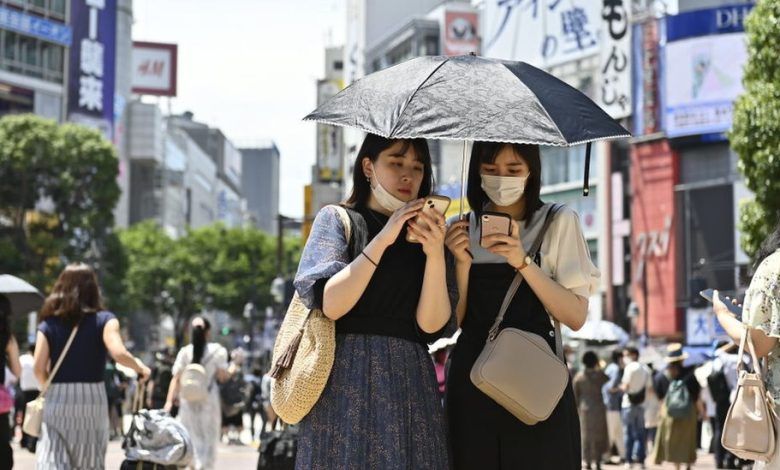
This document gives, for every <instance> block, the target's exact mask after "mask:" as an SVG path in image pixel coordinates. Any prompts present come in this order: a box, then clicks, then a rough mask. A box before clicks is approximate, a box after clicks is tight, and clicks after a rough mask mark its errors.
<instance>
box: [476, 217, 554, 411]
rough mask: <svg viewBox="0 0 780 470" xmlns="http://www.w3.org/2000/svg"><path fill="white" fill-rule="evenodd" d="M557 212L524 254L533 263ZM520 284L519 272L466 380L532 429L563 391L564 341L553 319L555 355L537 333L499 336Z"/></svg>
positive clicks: (508, 331) (512, 331)
mask: <svg viewBox="0 0 780 470" xmlns="http://www.w3.org/2000/svg"><path fill="white" fill-rule="evenodd" d="M559 209H560V206H559V205H557V204H556V205H554V206H553V207H551V208H550V209H549V211H548V212H547V216H546V218H545V221H544V225H543V226H542V230H541V232H539V235H538V236H537V237H536V240H535V241H534V244H533V246H532V247H531V250H530V252H529V256H530V257H531V259H534V260H535V259H536V256H537V255H538V253H539V248H541V245H542V240H543V239H544V234H545V232H547V229H548V227H549V226H550V223H551V222H552V220H553V217H554V216H555V213H556V212H558V210H559ZM522 282H523V277H522V276H521V275H520V273H518V274H517V275H516V276H515V278H514V279H513V280H512V284H511V285H510V286H509V290H508V291H507V293H506V296H505V297H504V302H503V304H501V309H500V310H499V312H498V317H497V318H496V321H495V323H493V327H492V328H490V333H489V334H488V339H487V342H486V343H485V347H484V349H482V353H480V355H479V357H478V358H477V361H476V362H475V363H474V366H473V367H472V368H471V381H472V382H473V383H474V385H475V386H476V387H477V388H478V389H479V390H481V391H482V392H483V393H484V394H485V395H487V396H489V397H490V398H492V399H493V400H494V401H495V402H496V403H498V404H499V405H501V406H503V407H504V408H505V409H506V410H507V411H509V412H510V413H512V414H513V415H514V416H515V417H516V418H517V419H519V420H520V421H522V422H523V423H525V424H528V425H533V424H536V423H538V422H539V421H544V420H546V419H547V418H549V417H550V415H551V414H552V412H553V410H555V407H556V406H557V405H558V402H559V401H560V400H561V397H562V396H563V392H564V390H565V389H566V384H567V383H568V380H569V370H568V369H567V367H566V363H565V361H564V359H563V339H562V338H561V325H560V322H558V320H555V319H553V321H554V323H555V349H556V350H557V351H556V352H553V351H552V350H550V346H549V345H548V344H547V341H545V340H544V338H542V337H541V336H539V335H537V334H534V333H529V332H527V331H523V330H520V329H517V328H504V329H502V330H500V331H499V326H500V325H501V322H502V321H503V320H504V314H506V311H507V308H509V304H510V303H511V302H512V299H513V298H514V296H515V293H516V292H517V289H518V288H519V287H520V284H521V283H522Z"/></svg>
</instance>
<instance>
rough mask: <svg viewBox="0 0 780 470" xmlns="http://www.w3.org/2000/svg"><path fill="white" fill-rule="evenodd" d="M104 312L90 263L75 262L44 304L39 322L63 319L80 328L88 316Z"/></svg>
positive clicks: (64, 271) (59, 279) (64, 273)
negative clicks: (85, 316)
mask: <svg viewBox="0 0 780 470" xmlns="http://www.w3.org/2000/svg"><path fill="white" fill-rule="evenodd" d="M101 310H105V307H104V306H103V299H102V298H101V296H100V287H99V286H98V279H97V275H96V274H95V271H94V270H93V269H92V268H91V267H90V266H89V265H87V264H84V263H73V264H69V265H68V266H67V267H65V269H64V270H63V271H62V273H60V276H59V277H58V278H57V282H55V283H54V287H53V288H52V290H51V294H49V296H48V297H47V298H46V301H45V302H44V303H43V307H42V308H41V311H40V313H39V314H38V321H39V322H40V321H43V320H45V319H47V318H49V317H60V318H62V320H63V321H65V322H66V323H68V324H69V325H71V326H76V325H78V324H79V323H80V322H81V319H82V318H84V315H86V314H88V313H97V312H99V311H101Z"/></svg>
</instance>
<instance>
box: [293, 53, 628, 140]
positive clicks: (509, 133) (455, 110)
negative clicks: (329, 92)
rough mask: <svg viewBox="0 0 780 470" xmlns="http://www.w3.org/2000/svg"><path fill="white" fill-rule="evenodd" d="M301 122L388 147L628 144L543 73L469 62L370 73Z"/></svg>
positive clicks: (592, 107)
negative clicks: (343, 129) (371, 137)
mask: <svg viewBox="0 0 780 470" xmlns="http://www.w3.org/2000/svg"><path fill="white" fill-rule="evenodd" d="M304 119H305V120H313V121H317V122H321V123H325V124H332V125H336V126H348V127H353V128H357V129H361V130H363V131H366V132H370V133H372V134H378V135H380V136H383V137H386V138H393V139H400V138H426V139H458V140H478V141H489V142H508V143H528V144H539V145H556V146H569V145H576V144H582V143H587V142H593V141H596V140H601V139H612V138H620V137H629V136H630V133H629V132H628V131H627V130H625V129H624V128H623V127H622V126H621V125H620V124H618V123H617V122H616V121H615V120H614V119H612V118H611V117H610V116H609V115H608V114H607V113H606V112H605V111H604V110H602V109H601V108H600V107H599V106H598V105H597V104H596V103H594V102H593V101H592V100H591V99H590V98H588V97H587V96H585V95H584V94H583V93H581V92H580V91H578V90H577V89H575V88H573V87H571V86H569V85H567V84H566V83H564V82H563V81H561V80H559V79H558V78H556V77H554V76H552V75H550V74H548V73H547V72H544V71H542V70H539V69H537V68H536V67H533V66H531V65H528V64H526V63H524V62H510V61H504V60H497V59H488V58H484V57H479V56H473V55H466V56H457V57H446V56H426V57H418V58H415V59H411V60H408V61H406V62H403V63H401V64H398V65H396V66H393V67H390V68H387V69H384V70H381V71H379V72H375V73H373V74H371V75H368V76H366V77H364V78H362V79H360V80H358V81H356V82H355V83H353V84H352V85H350V86H349V87H347V88H346V89H344V90H342V91H341V92H340V93H338V94H337V95H335V96H334V97H333V98H331V99H330V100H328V101H326V102H325V103H323V104H322V105H321V106H319V107H318V108H317V109H316V110H315V111H314V112H312V113H311V114H309V115H308V116H306V117H305V118H304Z"/></svg>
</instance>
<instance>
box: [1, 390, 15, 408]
mask: <svg viewBox="0 0 780 470" xmlns="http://www.w3.org/2000/svg"><path fill="white" fill-rule="evenodd" d="M13 408H14V397H13V395H11V391H10V390H8V387H6V386H4V385H0V415H1V414H5V413H10V412H11V410H12V409H13Z"/></svg>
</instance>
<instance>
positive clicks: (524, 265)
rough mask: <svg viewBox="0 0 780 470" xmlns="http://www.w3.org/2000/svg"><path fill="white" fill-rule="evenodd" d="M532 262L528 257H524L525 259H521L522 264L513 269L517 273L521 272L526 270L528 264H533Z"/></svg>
mask: <svg viewBox="0 0 780 470" xmlns="http://www.w3.org/2000/svg"><path fill="white" fill-rule="evenodd" d="M533 262H534V260H532V259H531V257H530V256H528V255H526V256H525V258H523V264H521V265H520V266H518V267H517V268H515V269H516V270H517V271H522V270H523V269H525V268H527V267H528V265H529V264H531V263H533Z"/></svg>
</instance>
